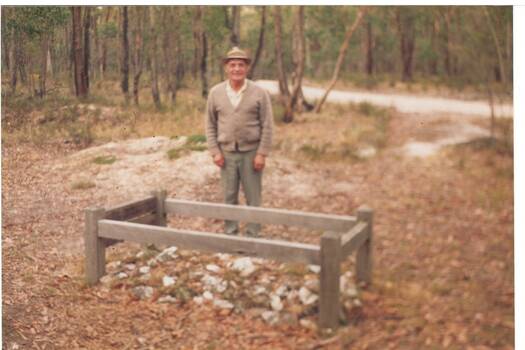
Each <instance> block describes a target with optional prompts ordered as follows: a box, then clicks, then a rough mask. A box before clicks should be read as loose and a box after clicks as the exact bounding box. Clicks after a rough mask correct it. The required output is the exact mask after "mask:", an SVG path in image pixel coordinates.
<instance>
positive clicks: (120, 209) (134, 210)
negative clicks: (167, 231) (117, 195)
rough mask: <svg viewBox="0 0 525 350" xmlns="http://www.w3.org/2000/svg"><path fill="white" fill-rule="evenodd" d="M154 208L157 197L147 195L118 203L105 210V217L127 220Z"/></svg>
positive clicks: (152, 210)
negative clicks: (135, 199)
mask: <svg viewBox="0 0 525 350" xmlns="http://www.w3.org/2000/svg"><path fill="white" fill-rule="evenodd" d="M156 209H157V198H156V197H155V196H148V197H146V198H143V199H140V200H137V201H131V202H127V203H124V204H120V205H118V206H115V207H113V208H110V209H108V210H106V219H109V220H129V219H133V218H135V217H137V216H141V215H144V214H146V213H149V212H154V211H155V210H156Z"/></svg>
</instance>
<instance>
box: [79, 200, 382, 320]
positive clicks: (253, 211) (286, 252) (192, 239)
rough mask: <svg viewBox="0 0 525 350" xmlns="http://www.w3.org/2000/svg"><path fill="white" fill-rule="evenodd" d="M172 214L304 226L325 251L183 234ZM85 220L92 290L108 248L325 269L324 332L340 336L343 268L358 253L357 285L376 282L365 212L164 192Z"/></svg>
mask: <svg viewBox="0 0 525 350" xmlns="http://www.w3.org/2000/svg"><path fill="white" fill-rule="evenodd" d="M168 213H172V214H177V215H185V216H190V217H206V218H214V219H228V220H238V221H244V222H254V223H260V224H277V225H279V224H282V225H288V226H301V227H306V228H310V229H315V230H323V231H325V233H324V234H323V235H322V236H321V241H320V245H313V244H304V243H295V242H288V241H281V240H269V239H264V238H249V237H241V236H229V235H225V234H217V233H208V232H196V231H188V230H178V229H175V228H169V227H165V226H166V216H167V214H168ZM85 219H86V223H85V235H84V240H85V254H86V280H87V283H88V284H89V285H93V284H96V283H97V282H98V280H99V279H100V278H101V277H102V276H103V275H104V274H105V273H106V272H105V266H106V257H105V250H106V248H107V247H108V246H111V245H113V244H116V243H118V242H121V241H132V242H138V243H146V244H157V245H162V244H165V245H170V246H171V245H175V246H179V247H182V248H185V249H194V250H200V251H206V252H214V253H229V254H237V255H246V256H254V257H261V258H269V259H274V260H279V261H283V262H290V261H293V262H301V263H305V264H314V265H320V266H321V273H320V299H319V327H320V328H321V329H326V328H330V329H333V330H335V329H337V327H338V325H339V302H340V301H339V277H340V274H341V262H342V261H343V260H344V259H346V258H347V257H348V255H350V254H352V253H353V252H354V251H357V255H356V277H357V280H358V282H365V283H366V284H370V283H371V282H372V237H373V235H372V220H373V211H372V210H371V209H369V208H367V207H365V206H362V207H360V208H359V209H358V210H357V215H356V216H341V215H327V214H317V213H307V212H301V211H291V210H283V209H270V208H260V207H248V206H238V205H227V204H218V203H206V202H193V201H187V200H179V199H170V198H166V191H164V190H158V191H153V192H152V193H151V195H150V196H148V197H145V198H143V199H140V200H137V201H133V202H128V203H124V204H121V205H118V206H116V207H113V208H111V209H107V210H105V209H104V208H98V207H97V208H88V209H86V210H85Z"/></svg>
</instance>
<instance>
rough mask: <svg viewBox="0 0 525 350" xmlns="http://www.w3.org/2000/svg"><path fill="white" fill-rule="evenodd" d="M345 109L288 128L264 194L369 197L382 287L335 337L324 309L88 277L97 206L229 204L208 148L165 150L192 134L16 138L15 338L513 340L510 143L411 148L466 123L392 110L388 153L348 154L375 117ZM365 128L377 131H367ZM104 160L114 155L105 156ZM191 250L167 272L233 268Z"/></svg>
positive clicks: (317, 204)
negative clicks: (185, 295) (353, 131)
mask: <svg viewBox="0 0 525 350" xmlns="http://www.w3.org/2000/svg"><path fill="white" fill-rule="evenodd" d="M345 108H346V107H345ZM365 112H366V111H365ZM345 113H346V114H344V115H342V116H336V117H333V118H332V119H329V120H328V121H327V120H323V119H320V118H318V117H314V116H312V115H310V114H308V113H306V114H303V115H302V116H300V117H298V118H297V120H296V121H294V123H292V124H291V125H283V124H277V125H276V135H277V136H276V147H275V148H276V149H275V152H274V153H273V155H272V156H271V157H270V158H269V160H268V165H267V169H266V170H265V177H264V194H263V196H264V200H263V202H264V206H265V207H273V208H286V209H293V210H302V211H309V212H320V213H330V214H341V215H353V214H354V213H355V211H356V209H357V208H358V207H359V206H360V205H362V204H366V205H368V206H370V207H371V208H373V210H374V215H375V216H374V251H373V252H374V270H373V283H372V284H371V285H370V286H367V287H366V288H360V289H359V292H358V293H359V299H358V300H359V303H356V304H355V307H352V308H350V309H348V310H347V315H346V318H347V319H346V324H345V325H342V326H341V328H340V330H339V331H338V333H337V334H336V335H334V336H331V337H329V338H325V337H321V336H320V335H319V334H318V332H317V330H316V329H315V327H314V326H312V324H313V323H314V322H316V314H315V312H313V313H311V314H309V315H306V316H305V317H304V318H305V319H307V320H310V321H313V322H310V323H305V322H298V321H299V320H298V318H299V317H297V318H296V319H295V320H294V319H292V320H291V321H290V322H277V323H268V322H266V321H265V320H263V319H262V318H261V317H260V314H256V313H254V312H249V310H248V311H245V312H243V311H242V310H240V311H239V310H234V311H231V310H228V309H220V308H216V307H214V305H212V304H211V303H208V302H204V303H197V302H195V301H194V300H191V299H190V300H188V301H185V302H182V301H179V302H176V303H174V304H164V303H159V302H158V300H157V299H156V297H153V298H151V299H144V300H140V299H138V298H137V297H136V296H134V295H133V293H132V291H131V287H132V285H130V284H127V283H113V284H110V285H108V284H104V283H101V284H99V285H97V286H95V287H92V288H88V287H87V286H86V285H85V283H84V282H83V241H82V239H83V225H84V224H83V219H84V215H83V210H84V209H85V208H87V207H90V206H94V205H102V206H104V207H106V208H107V207H109V206H112V205H115V204H117V203H120V202H123V201H129V200H132V199H136V198H140V197H141V196H143V195H145V194H148V193H149V192H150V191H151V190H153V189H156V188H165V189H166V190H167V191H168V197H177V198H184V199H192V200H199V201H210V202H220V200H221V199H220V181H219V174H218V171H217V169H216V168H215V167H214V166H213V164H212V163H211V161H210V159H209V156H208V155H207V154H206V152H199V151H187V152H183V153H182V154H180V155H179V156H178V157H174V159H169V157H168V156H167V151H169V150H170V149H172V147H174V144H175V143H177V142H179V140H178V139H177V138H169V137H149V138H143V137H141V138H137V139H128V140H123V141H118V142H113V143H100V144H96V145H94V146H93V147H91V148H87V149H80V148H79V147H77V146H74V145H73V144H72V143H64V141H63V140H56V141H53V142H45V143H39V144H38V145H34V144H32V143H24V142H14V141H10V140H9V139H7V140H6V139H5V137H4V141H3V143H2V203H3V204H2V229H3V233H2V283H3V301H2V302H3V304H2V305H3V314H2V317H3V340H2V344H3V347H4V348H5V349H26V348H34V349H55V348H56V349H108V348H115V349H174V348H177V349H224V348H233V349H237V348H239V349H321V348H322V349H343V348H344V349H346V348H348V349H350V348H352V349H479V350H481V349H512V348H514V246H513V244H514V243H513V242H514V240H513V237H514V227H513V220H514V207H513V203H514V201H513V180H514V179H513V155H512V150H509V148H508V147H505V146H504V145H505V142H503V141H498V142H497V143H496V146H495V147H489V146H488V145H487V142H486V141H485V139H483V138H481V139H477V140H476V141H472V142H467V143H463V144H461V145H451V144H452V143H455V142H444V143H442V144H439V145H440V147H438V148H436V149H433V151H432V152H426V151H423V152H411V150H413V147H410V146H409V147H408V148H407V145H410V144H414V143H416V144H417V143H427V144H430V143H433V142H435V141H439V140H443V139H446V138H447V137H449V136H450V130H451V129H457V125H459V124H458V123H463V121H461V122H459V121H458V120H457V119H456V118H454V117H453V116H450V115H434V116H428V115H425V116H424V117H422V116H421V115H417V114H401V113H397V112H392V111H391V112H390V116H389V118H386V119H381V118H380V120H381V122H382V123H384V124H381V128H385V130H386V131H385V130H383V131H384V132H383V133H382V134H381V135H382V136H381V137H382V138H379V139H378V140H379V141H378V142H377V143H376V144H375V145H374V148H373V150H374V151H373V152H371V153H370V154H368V155H367V156H366V157H364V158H356V157H355V154H356V152H357V151H359V150H357V151H356V150H355V149H352V150H350V151H351V152H350V151H349V153H345V152H342V153H341V149H339V148H337V147H336V146H334V145H333V144H332V143H330V142H336V141H337V140H335V141H334V139H337V138H339V137H343V136H344V137H346V138H345V139H344V140H343V139H342V141H341V144H344V141H345V140H346V141H348V137H351V136H352V135H347V134H345V135H338V134H337V132H335V133H334V130H338V131H339V130H345V129H348V128H352V127H356V125H358V124H357V123H358V122H359V121H360V120H361V119H359V118H361V117H359V118H358V117H357V116H355V117H354V114H357V112H355V111H347V112H345ZM365 114H366V113H365ZM362 118H364V119H363V120H367V119H366V118H365V117H362ZM507 124H508V123H507ZM359 125H361V124H359ZM469 125H471V126H473V127H479V128H482V129H484V130H486V129H487V127H488V122H487V120H486V119H483V118H479V119H478V118H474V117H472V118H470V119H469ZM363 130H364V131H365V134H366V133H370V130H369V129H368V126H366V127H363ZM476 130H477V129H476ZM336 134H337V135H336ZM374 135H376V134H374ZM506 135H507V136H509V135H510V136H511V135H512V133H509V132H507V134H506ZM376 136H377V135H376ZM473 136H474V137H477V136H481V135H478V134H477V132H474V133H473ZM378 137H379V136H378ZM290 140H291V141H290ZM456 141H458V142H459V141H465V140H456ZM301 142H302V143H301ZM316 142H317V143H316ZM438 143H439V142H438ZM510 144H511V145H512V140H510ZM378 145H379V146H378ZM507 145H508V140H507ZM339 146H340V145H338V147H339ZM420 146H421V145H420ZM416 149H417V147H416ZM343 151H344V149H343ZM419 151H421V148H419ZM357 153H359V152H357ZM347 154H349V155H350V156H348V157H347V156H345V155H347ZM341 155H343V156H341ZM97 156H105V157H111V156H113V157H115V159H116V161H114V162H112V163H111V162H108V163H111V164H100V163H98V164H97V162H93V159H94V157H97ZM336 156H337V157H336ZM168 224H169V226H172V227H175V226H176V227H178V228H186V229H193V230H206V231H211V232H220V230H221V228H222V223H221V222H220V221H216V220H192V221H190V220H183V219H180V218H175V217H174V218H170V220H169V223H168ZM263 236H264V237H267V238H279V239H286V240H293V241H301V242H310V243H311V242H314V243H316V242H318V239H319V236H320V232H307V231H304V232H303V231H301V230H295V229H289V228H287V227H283V226H275V225H268V226H265V227H264V230H263ZM142 249H143V247H141V246H139V245H136V244H128V243H125V244H121V245H117V246H115V247H112V248H110V249H109V250H108V263H109V264H111V263H114V262H116V261H126V259H127V261H128V262H129V261H133V262H135V263H136V264H140V263H141V261H139V260H137V259H130V257H131V258H133V257H135V256H137V253H139V254H140V251H141V250H142ZM179 254H180V255H179V257H178V258H177V259H176V260H175V261H172V262H170V263H165V264H160V266H157V267H156V269H160V270H161V271H162V272H163V273H167V274H169V273H170V272H172V274H174V275H176V274H177V273H180V274H181V275H182V274H183V272H181V271H186V272H184V273H187V272H188V271H187V270H190V272H191V271H193V270H202V269H204V266H208V265H207V264H210V263H213V264H216V265H220V264H221V262H220V261H219V260H220V259H219V258H217V257H215V256H211V257H210V256H209V255H207V254H199V253H194V252H183V251H181V252H179ZM348 266H351V262H350V263H349V264H348V265H345V266H344V268H345V269H348V268H349V267H348ZM220 270H221V271H224V270H227V266H220ZM298 270H300V271H298ZM177 271H179V272H177ZM261 274H267V275H269V276H270V277H271V278H275V279H277V280H280V281H287V280H292V279H294V278H295V279H297V278H299V279H302V278H312V274H310V273H308V272H305V271H303V270H301V269H300V268H299V267H297V266H283V265H281V264H278V263H274V262H262V263H260V264H259V265H258V272H256V273H255V274H254V275H252V276H250V277H248V278H247V279H246V280H247V281H248V282H247V284H248V285H250V284H251V283H254V281H255V280H254V279H256V278H259V277H260V276H261ZM313 277H314V278H315V275H314V276H313ZM242 282H243V283H244V282H245V281H242ZM285 303H287V301H285ZM286 307H288V305H286ZM314 311H315V310H314Z"/></svg>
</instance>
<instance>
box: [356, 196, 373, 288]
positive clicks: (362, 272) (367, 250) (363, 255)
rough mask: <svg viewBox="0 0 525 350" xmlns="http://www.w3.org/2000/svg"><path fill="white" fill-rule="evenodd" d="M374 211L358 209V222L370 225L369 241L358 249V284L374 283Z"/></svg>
mask: <svg viewBox="0 0 525 350" xmlns="http://www.w3.org/2000/svg"><path fill="white" fill-rule="evenodd" d="M373 217H374V211H373V210H372V209H370V208H369V207H367V206H361V207H359V209H357V219H358V221H364V222H366V223H367V224H368V228H367V231H368V239H367V240H366V241H365V242H364V243H363V244H362V245H361V246H360V247H359V248H358V249H357V255H356V276H357V281H358V282H365V283H366V284H370V283H372V242H373V239H372V237H373V234H372V225H373Z"/></svg>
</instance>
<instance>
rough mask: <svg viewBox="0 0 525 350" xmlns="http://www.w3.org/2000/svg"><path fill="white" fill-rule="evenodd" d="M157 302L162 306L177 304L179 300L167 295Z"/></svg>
mask: <svg viewBox="0 0 525 350" xmlns="http://www.w3.org/2000/svg"><path fill="white" fill-rule="evenodd" d="M157 302H158V303H161V304H173V303H176V302H177V298H174V297H172V296H171V295H165V296H163V297H160V298H159V299H158V300H157Z"/></svg>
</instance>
